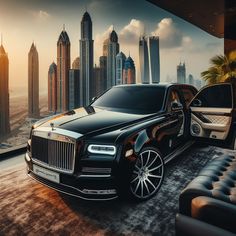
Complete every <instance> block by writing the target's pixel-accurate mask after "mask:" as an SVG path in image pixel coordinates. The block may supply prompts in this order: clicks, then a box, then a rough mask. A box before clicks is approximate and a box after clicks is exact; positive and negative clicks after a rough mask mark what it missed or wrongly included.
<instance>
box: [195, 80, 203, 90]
mask: <svg viewBox="0 0 236 236" xmlns="http://www.w3.org/2000/svg"><path fill="white" fill-rule="evenodd" d="M194 86H195V87H196V88H197V89H200V88H201V87H202V86H203V84H202V80H200V79H195V80H194Z"/></svg>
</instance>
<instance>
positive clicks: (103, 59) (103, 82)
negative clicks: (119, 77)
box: [99, 56, 107, 93]
mask: <svg viewBox="0 0 236 236" xmlns="http://www.w3.org/2000/svg"><path fill="white" fill-rule="evenodd" d="M99 64H100V74H101V75H100V76H101V93H103V92H105V91H106V90H107V56H101V57H99Z"/></svg>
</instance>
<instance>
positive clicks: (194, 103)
mask: <svg viewBox="0 0 236 236" xmlns="http://www.w3.org/2000/svg"><path fill="white" fill-rule="evenodd" d="M191 106H193V107H201V106H202V102H201V100H199V99H194V100H193V101H192V104H191Z"/></svg>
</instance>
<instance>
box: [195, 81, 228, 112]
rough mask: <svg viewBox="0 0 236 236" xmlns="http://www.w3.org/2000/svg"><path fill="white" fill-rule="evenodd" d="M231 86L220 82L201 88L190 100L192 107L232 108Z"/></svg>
mask: <svg viewBox="0 0 236 236" xmlns="http://www.w3.org/2000/svg"><path fill="white" fill-rule="evenodd" d="M232 105H233V104H232V88H231V85H230V84H220V85H214V86H210V87H206V88H204V89H203V90H201V91H200V92H199V93H198V95H197V96H196V97H195V99H194V100H193V101H192V103H191V106H193V107H215V108H232Z"/></svg>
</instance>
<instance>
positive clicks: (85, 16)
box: [82, 11, 92, 22]
mask: <svg viewBox="0 0 236 236" xmlns="http://www.w3.org/2000/svg"><path fill="white" fill-rule="evenodd" d="M82 21H90V22H91V21H92V20H91V16H90V15H89V13H88V12H87V11H86V12H85V13H84V15H83V17H82Z"/></svg>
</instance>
